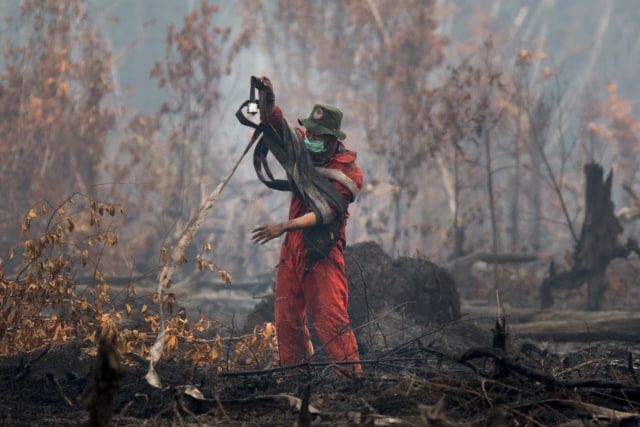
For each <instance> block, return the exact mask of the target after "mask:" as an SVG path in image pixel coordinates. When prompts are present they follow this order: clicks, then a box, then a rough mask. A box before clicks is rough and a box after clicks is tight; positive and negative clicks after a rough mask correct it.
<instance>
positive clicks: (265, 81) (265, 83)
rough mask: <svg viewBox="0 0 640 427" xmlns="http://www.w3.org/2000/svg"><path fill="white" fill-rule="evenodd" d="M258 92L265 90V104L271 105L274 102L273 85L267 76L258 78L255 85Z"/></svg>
mask: <svg viewBox="0 0 640 427" xmlns="http://www.w3.org/2000/svg"><path fill="white" fill-rule="evenodd" d="M256 88H257V89H258V90H263V89H264V90H265V91H266V92H267V104H273V103H274V102H276V93H275V92H274V90H273V83H271V80H270V79H269V77H267V76H260V77H258V83H257V84H256Z"/></svg>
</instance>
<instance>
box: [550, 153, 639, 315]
mask: <svg viewBox="0 0 640 427" xmlns="http://www.w3.org/2000/svg"><path fill="white" fill-rule="evenodd" d="M585 175H586V190H585V193H586V202H585V217H584V222H583V224H582V230H581V231H580V237H579V239H578V242H577V244H576V246H575V249H574V252H573V255H572V258H573V266H572V268H571V270H570V271H566V272H563V273H559V274H556V273H555V268H554V265H553V263H552V264H551V267H550V274H549V277H547V278H546V279H545V280H544V281H543V282H542V285H541V287H540V302H541V305H542V307H543V308H546V307H550V306H551V305H552V304H553V294H552V291H553V289H554V288H566V289H574V288H578V287H580V286H581V285H582V284H584V283H585V282H586V283H587V286H588V291H587V302H586V309H587V310H590V311H595V310H600V308H601V306H602V299H603V296H604V293H605V290H606V279H605V272H606V270H607V266H608V265H609V263H610V262H611V260H612V259H614V258H621V257H622V258H624V257H626V256H627V255H629V253H630V252H631V251H635V252H637V250H638V246H637V243H636V242H635V241H634V240H632V239H629V241H628V242H627V244H626V245H623V244H621V243H620V241H619V240H618V235H619V234H620V233H622V231H623V229H622V225H620V222H619V221H618V218H617V217H616V216H615V213H614V206H613V202H612V201H611V183H612V180H613V173H612V172H611V171H610V172H609V174H608V175H607V178H606V180H604V181H603V175H604V174H603V170H602V166H600V165H598V164H596V163H589V164H587V165H586V166H585Z"/></svg>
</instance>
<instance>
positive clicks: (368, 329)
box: [0, 245, 640, 427]
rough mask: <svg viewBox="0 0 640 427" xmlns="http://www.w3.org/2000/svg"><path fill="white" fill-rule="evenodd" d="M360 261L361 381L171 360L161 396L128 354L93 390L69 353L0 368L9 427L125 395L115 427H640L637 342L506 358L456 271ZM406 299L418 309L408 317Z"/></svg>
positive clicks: (76, 420) (547, 347)
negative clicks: (456, 280)
mask: <svg viewBox="0 0 640 427" xmlns="http://www.w3.org/2000/svg"><path fill="white" fill-rule="evenodd" d="M354 247H355V248H352V249H356V250H355V251H351V252H350V253H348V254H347V263H348V265H349V262H350V261H349V259H351V262H353V260H354V259H355V260H357V264H358V267H357V269H354V268H353V267H352V268H351V270H350V271H349V272H348V274H349V275H350V276H349V277H350V282H351V283H353V284H356V281H357V280H360V281H361V282H360V291H359V290H358V289H354V301H357V299H358V298H359V297H358V295H362V292H363V291H364V290H365V288H366V292H367V298H366V300H367V303H366V304H364V303H361V304H358V303H357V302H356V304H354V306H352V310H353V309H354V308H355V307H356V306H358V305H359V306H360V307H361V309H360V310H361V311H359V312H353V311H352V313H351V315H352V316H354V327H355V328H356V333H357V335H358V337H359V340H360V342H361V343H364V345H363V346H362V359H363V361H362V364H363V369H364V372H365V374H364V377H363V378H358V379H355V380H353V379H348V378H344V377H341V376H337V375H336V369H335V368H336V366H335V365H331V364H329V363H328V362H327V361H326V360H324V359H323V358H322V352H321V351H319V352H318V357H317V358H314V359H313V360H312V361H311V362H310V363H309V364H307V365H305V366H300V367H298V370H297V371H296V373H295V374H294V375H291V373H290V372H287V374H289V375H286V376H285V375H284V374H285V373H284V372H283V371H281V370H279V369H278V368H274V367H267V368H263V369H261V370H252V369H251V368H250V367H247V369H242V370H240V369H238V367H237V365H234V364H231V363H229V364H227V363H225V362H224V357H223V358H222V359H221V362H220V363H218V364H216V365H215V366H194V365H193V364H189V363H184V362H181V361H180V359H177V358H173V359H168V360H167V359H162V360H161V361H160V362H159V363H158V364H157V365H156V366H155V369H156V371H157V372H158V374H159V376H160V379H161V381H162V388H154V387H152V386H150V385H149V384H148V383H147V381H146V380H145V374H146V373H147V369H148V367H149V366H148V362H147V361H146V360H144V359H142V358H140V357H139V356H136V355H134V354H121V355H118V356H117V357H119V363H118V365H119V368H118V369H116V370H115V371H114V376H113V377H111V378H110V379H106V380H105V377H104V375H103V376H102V377H99V378H101V382H100V384H96V383H95V380H94V378H96V376H95V371H96V369H97V368H96V367H97V366H98V364H99V361H102V362H101V363H102V364H101V365H100V366H102V367H103V368H104V366H105V364H104V359H99V358H98V357H97V356H96V350H95V348H94V347H93V346H91V345H88V344H83V343H78V342H74V341H72V342H69V343H67V344H64V345H56V346H52V347H51V348H41V349H38V350H36V351H34V352H32V353H28V354H20V355H13V356H5V357H2V358H0V387H1V388H2V390H3V392H2V399H0V424H2V425H7V426H75V425H87V424H89V423H90V418H89V414H90V412H89V411H88V410H87V407H86V405H85V403H86V402H87V401H89V400H90V399H88V397H87V396H90V395H92V394H93V398H94V399H93V400H92V401H93V405H96V402H100V399H101V397H102V398H104V399H107V400H108V397H109V396H108V394H109V392H114V393H115V394H114V396H113V405H112V407H113V415H112V420H111V423H110V424H109V425H114V426H116V425H117V426H139V425H157V426H170V425H200V426H287V427H291V426H294V424H295V423H297V424H295V425H297V426H298V427H302V426H311V425H313V426H375V425H401V426H436V425H438V426H447V425H449V426H467V427H470V426H495V427H501V426H555V425H562V424H564V423H571V424H566V425H567V426H581V425H584V426H591V425H600V426H609V425H611V426H613V425H621V426H635V425H640V421H639V420H640V418H639V417H638V416H637V413H638V408H639V407H640V385H638V379H637V375H636V369H638V364H637V362H636V359H637V357H638V354H640V345H638V343H637V340H636V339H634V338H633V337H632V338H630V339H628V340H627V341H624V342H623V341H603V340H600V341H594V340H589V339H588V336H587V339H585V340H583V341H582V342H580V343H576V342H572V343H562V342H551V341H548V340H541V339H540V338H535V339H534V338H527V337H526V336H524V335H523V334H522V333H520V334H518V333H512V334H509V335H508V336H507V347H506V351H502V350H500V349H495V348H492V338H493V333H492V328H493V327H494V323H495V317H494V316H493V315H492V314H491V313H493V310H492V309H489V310H485V311H482V312H481V311H478V310H475V309H474V308H473V306H470V305H469V304H464V300H463V301H460V299H459V297H458V292H457V290H456V288H455V285H454V284H453V283H452V282H451V281H450V279H451V276H450V275H449V274H448V273H447V272H446V271H443V270H441V269H439V268H438V267H437V266H434V265H433V264H430V263H429V262H428V260H424V259H421V260H412V259H408V258H407V259H405V258H402V259H393V260H392V259H390V258H388V257H387V256H386V255H384V254H383V253H378V251H377V249H376V248H375V246H372V245H362V246H360V248H358V246H356V245H354ZM359 250H362V251H364V253H363V252H359ZM385 283H387V284H388V283H392V284H393V286H389V285H386V286H385ZM421 283H422V284H421ZM415 289H418V290H419V289H422V291H421V292H419V293H416V291H414V290H415ZM394 290H395V291H396V292H394ZM430 290H432V291H433V292H431V291H430ZM436 290H439V291H438V292H436ZM465 294H466V295H469V294H470V291H469V290H468V289H465ZM398 295H404V296H405V297H406V296H407V295H409V296H410V298H409V299H408V301H409V303H406V301H405V300H402V299H399V296H398ZM509 295H510V300H509V303H510V304H514V305H517V304H518V303H520V304H526V303H527V302H528V301H526V300H524V297H526V293H524V292H520V293H518V292H510V293H509ZM516 295H522V297H523V300H522V301H518V300H516V298H515V296H516ZM442 296H444V297H442ZM442 298H446V303H443V299H442ZM362 301H364V299H362V300H361V302H362ZM416 301H420V303H419V304H416ZM411 303H413V306H412V305H411ZM271 304H272V302H271V301H268V302H265V303H263V304H259V305H258V306H257V307H256V310H254V312H252V313H251V314H250V315H249V317H248V319H247V322H246V325H245V326H247V327H248V326H249V325H251V324H256V323H260V322H262V321H264V320H270V309H271ZM421 307H429V308H428V309H427V308H424V309H422V310H421V309H420V308H421ZM510 307H511V306H507V309H506V313H505V314H506V318H507V325H508V326H511V325H512V326H514V329H513V330H514V331H517V330H518V329H517V328H516V327H515V326H516V324H517V323H518V322H524V321H529V320H527V319H525V317H524V316H516V315H515V309H512V308H510ZM363 310H364V311H363ZM438 313H439V314H438ZM488 313H489V314H488ZM546 314H547V316H548V315H549V314H550V313H549V312H547V313H546ZM593 315H594V316H595V314H593ZM358 316H359V317H358ZM529 319H530V318H529ZM585 323H588V321H586V322H585ZM235 333H236V334H237V333H239V331H236V332H235ZM229 334H231V332H229ZM626 336H629V335H628V334H627V335H626ZM185 345H188V344H185ZM227 357H230V356H227ZM340 368H341V369H346V370H347V372H348V368H349V366H348V365H343V366H340ZM119 369H121V370H122V376H121V377H120V376H119V374H118V372H119ZM92 384H93V388H92ZM114 386H117V388H116V387H114ZM110 388H111V389H110ZM104 399H103V402H102V403H104ZM93 425H101V424H99V423H95V424H93Z"/></svg>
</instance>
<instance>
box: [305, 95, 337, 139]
mask: <svg viewBox="0 0 640 427" xmlns="http://www.w3.org/2000/svg"><path fill="white" fill-rule="evenodd" d="M298 123H300V124H301V125H302V126H304V127H305V128H307V130H308V131H310V132H311V133H312V134H314V135H334V136H337V137H338V139H346V138H347V134H346V133H344V132H342V131H341V130H340V124H341V123H342V111H340V109H339V108H338V107H336V106H335V105H331V104H316V105H314V106H313V110H311V114H309V117H308V118H306V119H298Z"/></svg>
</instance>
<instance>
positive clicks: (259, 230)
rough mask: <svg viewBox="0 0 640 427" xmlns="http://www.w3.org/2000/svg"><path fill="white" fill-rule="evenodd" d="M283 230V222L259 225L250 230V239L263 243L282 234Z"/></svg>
mask: <svg viewBox="0 0 640 427" xmlns="http://www.w3.org/2000/svg"><path fill="white" fill-rule="evenodd" d="M285 231H286V230H285V224H284V223H282V222H279V223H272V224H266V225H261V226H260V227H256V228H254V229H253V230H252V231H251V234H252V236H251V241H252V242H253V243H260V244H261V245H264V244H265V243H267V242H268V241H270V240H273V239H275V238H276V237H280V236H282V234H283V233H284V232H285Z"/></svg>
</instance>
